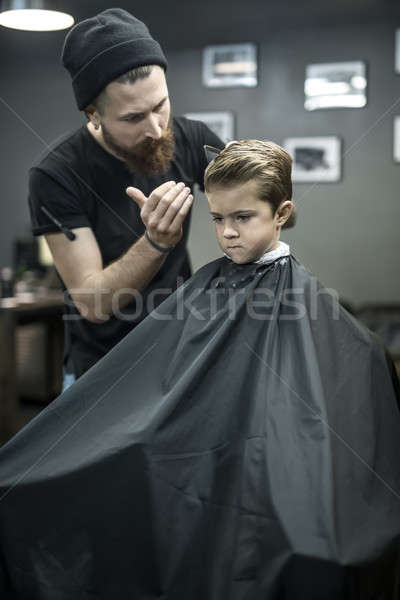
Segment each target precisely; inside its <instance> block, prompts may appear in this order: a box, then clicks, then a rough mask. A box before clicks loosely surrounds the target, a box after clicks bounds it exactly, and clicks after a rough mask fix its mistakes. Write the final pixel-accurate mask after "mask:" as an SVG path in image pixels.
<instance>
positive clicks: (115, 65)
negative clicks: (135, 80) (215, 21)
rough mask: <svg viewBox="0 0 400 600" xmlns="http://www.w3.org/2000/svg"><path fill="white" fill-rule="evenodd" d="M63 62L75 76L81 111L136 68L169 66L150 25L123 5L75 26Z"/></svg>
mask: <svg viewBox="0 0 400 600" xmlns="http://www.w3.org/2000/svg"><path fill="white" fill-rule="evenodd" d="M62 63H63V65H64V67H65V68H66V69H67V70H68V71H69V73H70V75H71V77H72V87H73V89H74V94H75V98H76V102H77V104H78V108H79V110H83V109H84V108H86V106H88V105H89V104H90V103H91V102H92V101H93V100H94V99H95V98H96V97H97V96H98V95H99V94H100V92H101V91H102V90H103V89H104V88H105V87H106V85H107V84H108V83H110V82H111V81H113V80H114V79H116V78H117V77H119V76H120V75H122V74H123V73H126V72H127V71H130V70H131V69H134V68H135V67H141V66H144V65H160V66H161V67H163V68H164V69H166V68H167V60H166V58H165V56H164V53H163V51H162V50H161V46H160V44H159V43H158V42H156V41H155V40H154V39H153V38H152V37H151V35H150V32H149V30H148V29H147V27H146V25H145V24H144V23H142V21H139V19H136V18H135V17H134V16H133V15H131V14H129V13H128V12H126V11H125V10H122V9H121V8H109V9H107V10H105V11H104V12H102V13H100V14H98V15H96V16H95V17H92V18H90V19H86V20H85V21H81V22H80V23H78V24H77V25H75V27H73V28H72V29H71V31H70V32H69V33H68V35H67V37H66V38H65V42H64V47H63V51H62Z"/></svg>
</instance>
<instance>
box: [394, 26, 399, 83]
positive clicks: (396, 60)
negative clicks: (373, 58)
mask: <svg viewBox="0 0 400 600" xmlns="http://www.w3.org/2000/svg"><path fill="white" fill-rule="evenodd" d="M394 48H395V50H394V70H395V72H396V73H400V29H397V30H396V33H395V38H394Z"/></svg>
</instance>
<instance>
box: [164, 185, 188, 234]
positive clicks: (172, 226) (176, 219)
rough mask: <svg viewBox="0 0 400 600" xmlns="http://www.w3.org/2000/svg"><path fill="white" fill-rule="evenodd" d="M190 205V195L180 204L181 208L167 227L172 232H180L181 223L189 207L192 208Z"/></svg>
mask: <svg viewBox="0 0 400 600" xmlns="http://www.w3.org/2000/svg"><path fill="white" fill-rule="evenodd" d="M192 203H193V196H192V194H189V196H188V197H187V198H186V200H185V201H184V203H183V204H182V206H181V208H180V209H179V210H178V212H177V213H176V214H175V217H174V219H173V220H172V222H171V223H170V226H169V229H170V230H171V229H172V230H174V231H179V230H180V228H181V227H182V224H183V221H184V220H185V219H186V217H187V215H188V212H189V211H190V207H191V206H192Z"/></svg>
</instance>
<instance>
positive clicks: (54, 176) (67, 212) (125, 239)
mask: <svg viewBox="0 0 400 600" xmlns="http://www.w3.org/2000/svg"><path fill="white" fill-rule="evenodd" d="M173 126H174V134H175V144H176V147H175V156H174V160H173V162H172V164H171V166H170V168H169V170H168V171H167V172H166V173H164V174H162V175H155V176H151V177H148V176H141V175H135V174H132V173H131V172H130V171H129V170H128V169H127V167H126V165H125V164H124V163H123V162H121V161H120V160H118V159H117V158H115V157H114V156H112V155H111V154H109V153H108V152H106V151H105V150H104V149H103V148H102V147H101V146H100V145H99V144H98V143H97V142H96V141H95V140H94V139H93V137H92V136H91V134H90V133H89V131H88V129H87V127H86V126H82V127H81V128H80V129H79V130H78V131H76V132H74V133H72V134H70V135H68V137H66V138H64V139H62V140H61V141H60V142H58V143H57V145H55V146H54V147H53V148H52V149H51V150H50V151H49V152H47V153H46V154H45V155H44V156H43V157H41V159H40V162H38V163H37V164H35V165H34V166H33V167H32V168H31V170H30V178H29V206H30V211H31V219H32V230H33V233H34V235H42V234H46V233H52V232H59V231H60V230H59V228H58V227H57V226H56V225H55V224H54V223H53V222H52V221H51V220H50V219H49V217H47V216H46V215H45V214H44V213H43V211H42V210H41V207H42V206H44V207H45V208H46V209H47V210H48V211H49V212H50V213H51V215H53V217H55V218H56V219H57V220H58V221H59V222H60V223H61V224H62V225H65V226H66V227H68V228H69V229H74V228H77V227H90V228H91V229H92V230H93V233H94V235H95V237H96V240H97V242H98V245H99V248H100V252H101V255H102V259H103V266H104V267H106V266H107V265H109V264H110V263H111V262H113V261H115V260H116V259H118V258H120V256H122V254H124V253H125V252H126V251H127V250H128V249H129V248H130V247H131V246H132V245H133V244H134V243H135V242H136V241H137V239H138V238H139V237H140V236H142V235H143V233H144V225H143V222H142V220H141V218H140V210H139V208H138V206H137V204H136V203H135V202H134V201H133V200H132V199H130V198H129V197H128V196H127V195H126V193H125V189H126V187H127V186H130V185H131V186H134V187H137V188H139V189H140V190H141V191H142V192H143V193H144V194H145V195H146V196H148V195H149V194H150V193H151V192H152V191H153V190H154V189H155V188H156V187H157V186H159V185H161V183H163V182H165V181H170V180H174V181H177V182H178V181H183V182H184V183H185V184H186V185H187V186H188V187H190V188H193V185H194V184H195V183H198V184H199V185H200V188H201V189H203V176H204V171H205V168H206V166H207V161H206V158H205V155H204V151H203V145H204V144H209V145H212V146H216V147H218V148H222V147H223V143H222V142H221V140H220V139H219V138H218V137H217V136H216V135H215V134H214V133H212V132H211V131H210V130H209V129H208V127H206V125H204V124H203V123H201V122H199V121H191V120H188V119H185V118H183V117H178V118H174V125H173ZM189 222H190V215H189V216H188V217H187V218H186V220H185V223H184V227H183V230H184V234H183V238H182V240H181V241H180V242H179V244H177V246H176V247H175V248H174V250H173V251H172V252H170V254H169V255H168V258H167V260H166V261H165V263H164V265H163V266H162V268H161V269H160V271H159V272H158V273H157V275H156V276H155V277H154V279H153V280H152V282H151V283H150V285H149V286H148V287H147V289H146V290H145V293H142V295H141V298H140V299H138V298H136V300H135V299H134V300H132V302H130V303H129V304H128V305H127V306H125V307H124V309H122V310H120V311H119V314H118V318H117V317H116V316H111V317H110V318H109V319H108V320H107V321H105V322H103V323H92V322H90V321H88V320H86V319H84V318H82V317H81V316H80V314H79V312H78V310H77V308H76V307H75V305H74V303H73V301H72V299H71V297H70V296H69V294H68V292H67V291H65V293H64V323H65V327H64V329H65V342H66V343H65V355H64V365H65V367H66V370H67V371H68V372H74V373H75V374H76V375H77V376H80V375H81V374H82V373H84V372H85V371H86V370H87V369H89V368H90V367H91V366H92V365H93V364H94V363H95V362H97V361H98V360H99V359H100V358H101V357H102V356H104V354H106V353H107V352H108V351H109V350H110V349H111V348H112V347H113V346H114V345H115V344H116V343H117V342H119V341H120V340H121V339H122V338H123V337H124V336H125V335H127V334H128V333H129V332H130V331H131V330H132V329H133V327H135V325H137V324H138V323H139V322H140V321H141V320H142V319H143V318H144V317H145V316H146V315H147V314H148V312H149V311H150V310H151V309H152V308H155V307H156V306H157V305H158V304H160V303H161V302H162V301H163V300H164V299H165V297H166V296H167V295H168V293H171V292H172V291H174V290H175V289H176V288H177V285H179V283H180V282H182V281H184V280H185V279H187V278H188V277H189V276H190V264H189V258H188V254H187V250H186V241H187V236H188V232H189ZM73 243H74V242H73V241H72V242H71V244H73ZM63 285H64V284H63ZM64 289H65V286H64Z"/></svg>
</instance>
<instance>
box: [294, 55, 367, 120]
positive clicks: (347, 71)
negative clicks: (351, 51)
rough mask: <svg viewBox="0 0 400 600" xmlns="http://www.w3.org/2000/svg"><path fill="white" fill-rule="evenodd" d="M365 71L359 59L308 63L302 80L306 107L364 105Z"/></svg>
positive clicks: (356, 106)
mask: <svg viewBox="0 0 400 600" xmlns="http://www.w3.org/2000/svg"><path fill="white" fill-rule="evenodd" d="M366 72H367V68H366V64H365V63H364V62H362V61H353V62H340V63H321V64H317V65H308V67H307V68H306V79H305V82H304V94H305V101H304V107H305V109H306V110H318V109H321V108H362V107H363V106H366V104H367V74H366Z"/></svg>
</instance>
